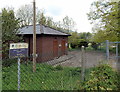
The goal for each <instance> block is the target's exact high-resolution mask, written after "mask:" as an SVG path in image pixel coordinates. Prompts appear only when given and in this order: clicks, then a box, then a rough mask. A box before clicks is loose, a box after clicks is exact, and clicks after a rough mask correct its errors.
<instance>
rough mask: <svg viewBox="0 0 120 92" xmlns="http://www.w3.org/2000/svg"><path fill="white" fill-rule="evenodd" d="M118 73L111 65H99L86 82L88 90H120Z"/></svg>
mask: <svg viewBox="0 0 120 92" xmlns="http://www.w3.org/2000/svg"><path fill="white" fill-rule="evenodd" d="M118 82H119V80H118V75H117V72H115V71H114V70H113V69H112V68H111V67H110V66H109V65H99V66H98V67H96V68H95V69H94V70H93V71H91V73H90V77H89V80H88V81H86V82H85V85H84V88H85V89H86V90H118V84H119V83H118Z"/></svg>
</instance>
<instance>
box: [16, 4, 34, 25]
mask: <svg viewBox="0 0 120 92" xmlns="http://www.w3.org/2000/svg"><path fill="white" fill-rule="evenodd" d="M16 16H17V18H20V20H21V23H20V25H21V26H26V25H30V24H32V19H33V18H32V17H33V7H32V5H23V6H21V7H20V8H19V9H18V10H17V14H16Z"/></svg>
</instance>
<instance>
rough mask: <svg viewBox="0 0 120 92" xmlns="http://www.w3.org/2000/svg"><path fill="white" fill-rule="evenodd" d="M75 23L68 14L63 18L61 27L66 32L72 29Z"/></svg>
mask: <svg viewBox="0 0 120 92" xmlns="http://www.w3.org/2000/svg"><path fill="white" fill-rule="evenodd" d="M75 24H76V23H75V22H74V21H73V19H72V18H69V17H68V16H66V17H64V18H63V29H65V30H66V31H67V32H68V33H69V32H70V31H73V29H74V27H75Z"/></svg>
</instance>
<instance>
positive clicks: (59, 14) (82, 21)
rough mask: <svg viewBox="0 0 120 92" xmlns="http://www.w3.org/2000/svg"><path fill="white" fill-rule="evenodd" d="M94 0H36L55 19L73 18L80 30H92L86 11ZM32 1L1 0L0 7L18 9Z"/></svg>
mask: <svg viewBox="0 0 120 92" xmlns="http://www.w3.org/2000/svg"><path fill="white" fill-rule="evenodd" d="M93 1H95V0H36V7H38V8H39V9H45V13H46V15H48V16H51V17H53V19H54V20H55V21H59V20H62V19H63V18H64V17H65V16H69V17H71V18H73V20H74V21H75V22H76V24H77V25H76V29H77V31H78V32H92V31H91V28H92V25H91V24H90V21H88V18H87V15H86V13H88V12H89V10H90V5H91V3H92V2H93ZM32 2H33V0H0V9H2V8H4V7H8V6H9V7H14V9H15V10H17V9H18V8H19V7H20V6H21V5H25V4H32Z"/></svg>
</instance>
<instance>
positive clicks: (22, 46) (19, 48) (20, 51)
mask: <svg viewBox="0 0 120 92" xmlns="http://www.w3.org/2000/svg"><path fill="white" fill-rule="evenodd" d="M27 56H28V43H11V44H10V50H9V57H10V58H17V57H27Z"/></svg>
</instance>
